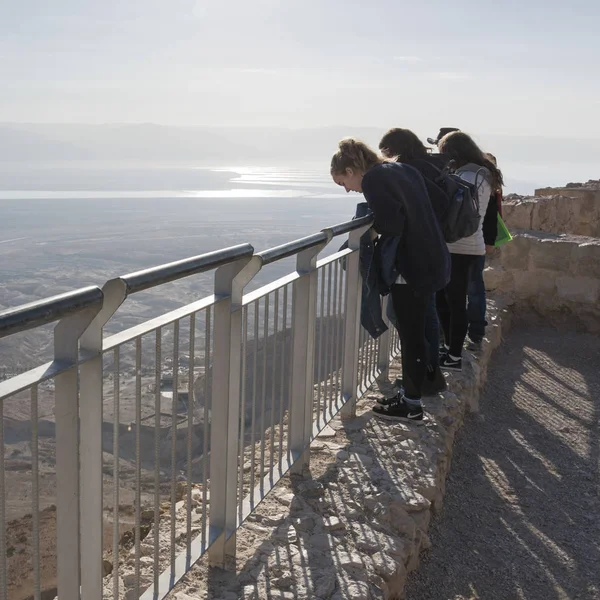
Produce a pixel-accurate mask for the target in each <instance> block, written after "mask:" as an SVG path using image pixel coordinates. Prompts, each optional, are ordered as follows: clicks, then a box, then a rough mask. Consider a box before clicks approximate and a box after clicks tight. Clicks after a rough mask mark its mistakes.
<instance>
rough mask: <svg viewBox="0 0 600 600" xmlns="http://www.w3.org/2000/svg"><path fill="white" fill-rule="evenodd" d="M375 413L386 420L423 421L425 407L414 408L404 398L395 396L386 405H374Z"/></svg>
mask: <svg viewBox="0 0 600 600" xmlns="http://www.w3.org/2000/svg"><path fill="white" fill-rule="evenodd" d="M373 414H374V415H375V416H376V417H379V418H380V419H385V420H386V421H410V422H411V423H422V422H423V408H422V407H420V406H419V407H418V408H413V407H410V406H408V405H407V404H406V402H405V401H404V399H403V398H400V399H397V398H394V400H393V402H390V403H389V404H388V405H386V406H381V405H377V406H374V407H373Z"/></svg>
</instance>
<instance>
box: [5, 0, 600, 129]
mask: <svg viewBox="0 0 600 600" xmlns="http://www.w3.org/2000/svg"><path fill="white" fill-rule="evenodd" d="M598 22H600V2H598V0H571V1H570V2H562V1H561V2H558V1H557V0H493V1H492V0H454V1H453V2H452V1H447V0H443V1H442V0H428V1H427V2H424V1H421V2H418V1H417V0H411V1H410V2H402V1H401V0H369V2H367V1H366V0H360V1H359V0H210V1H209V0H169V1H165V0H103V1H102V2H99V1H97V0H94V1H93V2H90V1H82V0H52V2H49V1H48V0H18V1H13V0H0V81H2V85H1V87H0V122H58V123H63V122H69V123H115V122H118V123H140V122H143V123H145V122H152V123H160V124H165V125H218V126H222V125H233V126H248V125H258V126H281V127H294V128H302V127H320V126H330V125H354V126H378V127H388V126H404V127H410V128H413V129H415V130H416V131H419V132H422V134H423V135H427V134H428V135H432V134H435V133H436V131H437V128H438V127H440V126H459V127H461V128H462V129H464V130H468V131H485V132H487V133H499V134H508V135H526V136H527V135H532V136H533V135H542V136H543V135H553V136H568V137H588V138H594V137H599V136H600V119H599V118H598V113H599V112H600V77H598V73H599V65H600V36H598V35H597V24H598Z"/></svg>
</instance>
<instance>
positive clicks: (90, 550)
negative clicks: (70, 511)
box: [79, 319, 104, 600]
mask: <svg viewBox="0 0 600 600" xmlns="http://www.w3.org/2000/svg"><path fill="white" fill-rule="evenodd" d="M81 350H82V351H85V352H88V353H93V354H94V356H93V358H92V359H91V360H88V361H86V362H85V363H83V364H82V365H81V367H80V371H79V424H80V425H79V427H80V442H79V445H80V466H79V472H80V493H81V505H80V518H81V521H80V523H81V524H80V527H81V540H85V543H81V547H80V548H81V595H82V597H84V598H86V600H87V599H88V598H89V599H90V600H101V598H102V592H103V590H102V577H103V575H104V572H103V569H102V553H103V549H104V542H103V537H104V519H103V514H102V509H103V491H102V489H103V477H102V466H103V462H102V421H103V418H102V385H103V381H102V366H103V365H102V360H103V358H102V322H101V321H98V320H97V319H94V321H93V322H92V323H91V324H90V326H89V327H88V328H87V330H86V331H85V332H84V334H83V335H82V337H81Z"/></svg>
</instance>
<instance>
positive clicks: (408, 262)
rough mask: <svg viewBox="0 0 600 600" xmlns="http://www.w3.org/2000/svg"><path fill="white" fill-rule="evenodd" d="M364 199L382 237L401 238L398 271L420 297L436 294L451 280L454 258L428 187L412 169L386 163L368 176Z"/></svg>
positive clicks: (363, 183) (366, 174)
mask: <svg viewBox="0 0 600 600" xmlns="http://www.w3.org/2000/svg"><path fill="white" fill-rule="evenodd" d="M362 188H363V195H364V197H365V200H366V201H367V204H368V205H369V208H370V209H371V212H372V213H373V216H374V220H375V221H374V227H375V230H376V231H377V232H378V233H380V234H381V235H382V236H399V238H400V240H399V244H398V254H397V263H396V264H397V267H398V271H399V273H400V275H402V277H403V278H404V279H405V281H406V283H407V284H408V285H410V286H411V287H412V288H413V289H414V290H415V292H417V293H419V294H431V293H433V292H437V291H438V290H441V289H442V288H444V287H445V286H446V285H447V283H448V281H449V280H450V254H449V252H448V248H447V246H446V242H445V241H444V237H443V235H442V231H441V229H440V226H439V223H438V220H437V218H436V216H435V213H434V211H433V208H432V205H431V201H430V200H429V195H428V193H427V188H426V187H425V181H424V179H423V177H422V176H421V174H420V173H419V172H418V171H417V170H416V169H414V168H413V167H411V166H409V165H403V164H398V163H381V164H378V165H376V166H374V167H372V168H371V169H369V171H367V172H366V173H365V176H364V177H363V181H362Z"/></svg>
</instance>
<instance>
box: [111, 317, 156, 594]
mask: <svg viewBox="0 0 600 600" xmlns="http://www.w3.org/2000/svg"><path fill="white" fill-rule="evenodd" d="M154 352H155V360H156V362H155V363H154V589H155V590H158V578H159V575H160V566H159V561H160V545H159V536H158V531H159V527H160V423H161V416H160V412H161V408H162V407H161V393H160V392H161V389H160V386H161V372H162V327H158V328H157V330H156V340H155V348H154ZM117 598H118V596H117Z"/></svg>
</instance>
